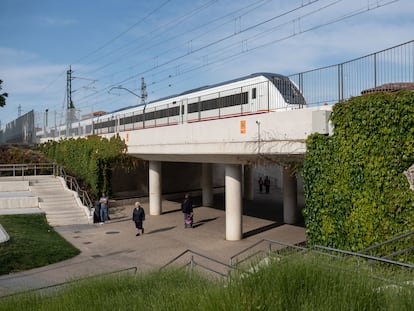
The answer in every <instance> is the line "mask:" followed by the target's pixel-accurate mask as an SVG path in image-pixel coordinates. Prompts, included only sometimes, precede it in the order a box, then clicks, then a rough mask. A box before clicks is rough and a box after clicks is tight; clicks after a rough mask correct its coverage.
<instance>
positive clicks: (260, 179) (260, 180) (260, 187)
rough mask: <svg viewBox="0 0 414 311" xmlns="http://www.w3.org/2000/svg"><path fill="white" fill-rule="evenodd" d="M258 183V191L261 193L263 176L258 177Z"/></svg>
mask: <svg viewBox="0 0 414 311" xmlns="http://www.w3.org/2000/svg"><path fill="white" fill-rule="evenodd" d="M258 184H259V191H260V193H262V192H263V178H262V177H261V176H260V177H259V180H258Z"/></svg>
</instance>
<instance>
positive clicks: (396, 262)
mask: <svg viewBox="0 0 414 311" xmlns="http://www.w3.org/2000/svg"><path fill="white" fill-rule="evenodd" d="M314 247H315V248H319V249H322V250H327V251H330V252H336V253H339V254H344V255H348V256H355V257H359V258H364V259H367V260H370V261H378V262H382V263H387V264H392V265H396V266H401V267H406V268H410V269H413V268H414V265H412V264H409V263H405V262H399V261H395V260H389V259H385V258H380V257H375V256H370V255H366V254H361V253H355V252H351V251H346V250H342V249H337V248H332V247H327V246H322V245H314Z"/></svg>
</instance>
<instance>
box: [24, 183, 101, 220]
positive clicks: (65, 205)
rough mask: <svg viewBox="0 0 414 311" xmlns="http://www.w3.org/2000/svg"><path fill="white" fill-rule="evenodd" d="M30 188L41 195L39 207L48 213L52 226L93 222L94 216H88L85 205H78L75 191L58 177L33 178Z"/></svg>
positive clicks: (47, 216)
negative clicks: (68, 187) (69, 188)
mask: <svg viewBox="0 0 414 311" xmlns="http://www.w3.org/2000/svg"><path fill="white" fill-rule="evenodd" d="M30 190H31V191H32V192H34V193H36V195H37V196H38V197H39V207H40V208H41V209H42V210H43V211H44V212H45V213H46V218H47V220H48V222H49V224H50V225H51V226H65V225H74V224H88V223H92V222H93V217H88V215H87V213H86V212H85V209H84V207H82V206H79V205H78V200H76V198H75V193H74V192H73V191H70V190H68V189H67V188H66V187H65V186H64V185H63V183H62V182H61V180H59V179H58V178H55V177H53V176H50V177H49V178H40V179H36V180H31V181H30Z"/></svg>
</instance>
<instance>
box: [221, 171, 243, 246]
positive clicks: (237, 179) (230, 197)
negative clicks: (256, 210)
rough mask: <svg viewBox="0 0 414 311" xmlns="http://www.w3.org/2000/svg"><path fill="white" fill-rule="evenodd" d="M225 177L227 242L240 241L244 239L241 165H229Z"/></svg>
mask: <svg viewBox="0 0 414 311" xmlns="http://www.w3.org/2000/svg"><path fill="white" fill-rule="evenodd" d="M225 175H226V176H225V191H226V193H225V196H226V201H225V204H226V205H225V209H226V240H229V241H238V240H241V239H242V238H243V227H242V225H243V223H242V215H243V210H242V199H241V198H242V196H241V167H240V165H234V164H227V165H226V167H225Z"/></svg>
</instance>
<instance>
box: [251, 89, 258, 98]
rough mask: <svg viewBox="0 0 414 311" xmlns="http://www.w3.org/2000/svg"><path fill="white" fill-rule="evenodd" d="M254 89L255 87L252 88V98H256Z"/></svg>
mask: <svg viewBox="0 0 414 311" xmlns="http://www.w3.org/2000/svg"><path fill="white" fill-rule="evenodd" d="M256 90H257V89H256V88H255V87H254V88H253V89H252V99H255V98H256Z"/></svg>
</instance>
